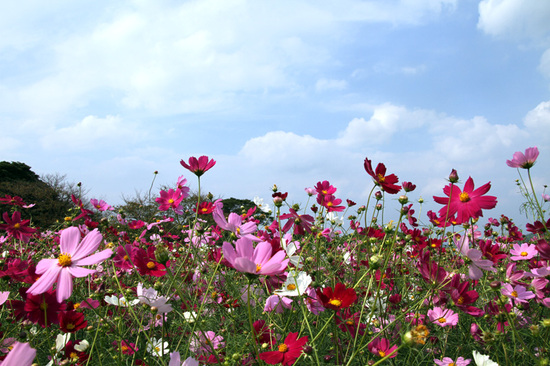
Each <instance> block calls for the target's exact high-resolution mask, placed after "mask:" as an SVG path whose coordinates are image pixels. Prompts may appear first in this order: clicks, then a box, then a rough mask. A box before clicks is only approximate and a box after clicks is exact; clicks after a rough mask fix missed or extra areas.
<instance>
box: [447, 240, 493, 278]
mask: <svg viewBox="0 0 550 366" xmlns="http://www.w3.org/2000/svg"><path fill="white" fill-rule="evenodd" d="M469 242H470V240H469V239H468V236H467V235H464V236H463V237H462V238H461V239H460V240H458V241H457V240H456V239H455V245H456V247H457V248H458V250H459V251H460V253H462V255H463V256H465V257H468V259H470V260H471V261H472V263H470V268H469V273H468V275H469V278H470V279H472V280H479V279H480V278H481V277H482V276H483V271H482V270H484V271H491V272H496V271H497V270H496V268H495V267H493V261H491V260H488V259H481V257H482V256H483V253H481V251H479V250H477V249H470V244H469Z"/></svg>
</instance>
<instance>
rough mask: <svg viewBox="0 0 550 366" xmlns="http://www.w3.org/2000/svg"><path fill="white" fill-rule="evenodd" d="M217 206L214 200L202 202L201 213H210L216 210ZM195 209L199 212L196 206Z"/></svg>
mask: <svg viewBox="0 0 550 366" xmlns="http://www.w3.org/2000/svg"><path fill="white" fill-rule="evenodd" d="M215 208H216V206H214V204H213V203H212V202H206V201H204V202H201V203H200V204H199V215H209V214H211V213H212V212H214V209H215ZM193 211H194V212H197V209H196V208H194V209H193Z"/></svg>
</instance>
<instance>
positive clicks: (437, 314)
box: [428, 306, 458, 327]
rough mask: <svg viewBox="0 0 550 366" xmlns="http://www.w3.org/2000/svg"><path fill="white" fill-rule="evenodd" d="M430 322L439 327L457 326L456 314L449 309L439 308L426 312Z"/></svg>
mask: <svg viewBox="0 0 550 366" xmlns="http://www.w3.org/2000/svg"><path fill="white" fill-rule="evenodd" d="M428 317H429V318H430V321H431V322H432V323H434V324H436V325H439V326H440V327H446V326H455V325H457V324H458V314H457V313H455V312H453V311H452V310H451V309H445V308H441V307H439V306H437V307H435V308H433V309H430V310H428Z"/></svg>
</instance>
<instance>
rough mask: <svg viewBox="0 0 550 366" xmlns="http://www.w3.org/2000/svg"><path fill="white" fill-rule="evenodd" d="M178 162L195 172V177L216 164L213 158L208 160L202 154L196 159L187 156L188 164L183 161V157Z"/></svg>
mask: <svg viewBox="0 0 550 366" xmlns="http://www.w3.org/2000/svg"><path fill="white" fill-rule="evenodd" d="M180 164H181V166H183V167H184V168H185V169H187V170H189V171H190V172H192V173H193V174H195V175H196V176H197V177H200V176H201V175H203V174H204V173H206V172H207V171H208V170H210V168H212V167H213V166H214V165H216V160H214V159H210V160H208V156H204V155H203V156H201V157H200V158H198V159H197V158H196V157H194V156H192V157H190V158H189V164H187V163H186V162H185V161H183V159H182V160H181V161H180Z"/></svg>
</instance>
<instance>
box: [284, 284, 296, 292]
mask: <svg viewBox="0 0 550 366" xmlns="http://www.w3.org/2000/svg"><path fill="white" fill-rule="evenodd" d="M286 289H287V290H288V291H294V290H296V285H295V284H293V283H291V284H290V285H288V286H287V287H286Z"/></svg>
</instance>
